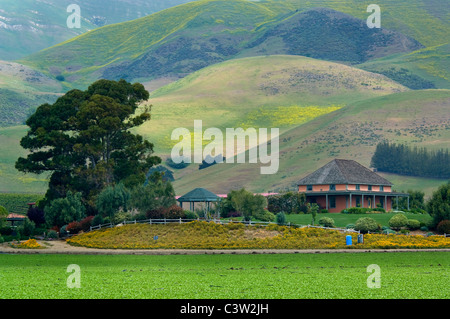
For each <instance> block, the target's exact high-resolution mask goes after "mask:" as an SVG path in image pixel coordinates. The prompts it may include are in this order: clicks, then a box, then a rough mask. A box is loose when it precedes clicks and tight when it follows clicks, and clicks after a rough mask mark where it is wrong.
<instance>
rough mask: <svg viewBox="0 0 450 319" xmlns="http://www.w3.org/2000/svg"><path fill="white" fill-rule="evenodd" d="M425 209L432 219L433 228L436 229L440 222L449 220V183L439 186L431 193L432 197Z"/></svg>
mask: <svg viewBox="0 0 450 319" xmlns="http://www.w3.org/2000/svg"><path fill="white" fill-rule="evenodd" d="M426 209H427V211H428V213H429V214H430V215H431V216H432V217H433V225H432V226H433V227H437V225H438V224H439V223H440V222H441V221H442V220H449V219H450V181H449V182H448V183H447V184H444V185H441V186H439V188H438V189H437V190H436V191H435V192H433V195H432V197H431V198H430V200H429V201H428V202H427V205H426Z"/></svg>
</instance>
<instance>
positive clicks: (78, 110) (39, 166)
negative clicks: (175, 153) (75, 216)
mask: <svg viewBox="0 0 450 319" xmlns="http://www.w3.org/2000/svg"><path fill="white" fill-rule="evenodd" d="M148 97H149V93H148V92H147V91H146V90H145V88H144V86H143V85H142V84H139V83H135V84H131V83H128V82H126V81H125V80H120V81H109V80H99V81H97V82H95V83H93V84H92V85H91V86H89V88H88V89H87V90H85V91H81V90H71V91H69V92H67V93H66V94H65V95H64V96H62V97H60V98H59V99H58V100H57V101H56V102H55V103H54V104H53V105H50V104H43V105H41V106H40V107H38V109H37V110H36V112H35V113H34V114H33V115H32V116H31V117H30V118H29V119H28V120H27V122H26V124H27V125H28V127H29V131H28V133H27V135H26V136H25V137H23V138H22V140H21V142H20V144H21V146H22V147H23V148H25V149H26V150H28V151H29V154H28V156H27V157H25V158H23V157H21V158H19V159H18V160H17V162H16V168H17V169H18V170H19V171H21V172H25V173H37V174H40V173H45V172H48V173H49V177H50V178H49V188H48V191H47V193H46V196H45V203H44V205H47V204H48V203H49V202H50V201H52V200H54V199H56V198H62V197H65V196H66V194H67V192H68V191H72V192H81V193H82V197H83V200H84V202H85V203H87V204H89V206H90V207H95V197H96V196H97V195H98V194H99V193H100V192H101V190H102V189H104V188H105V187H106V186H108V185H115V184H118V183H119V182H123V183H124V185H125V186H126V187H130V186H134V185H137V184H139V183H144V181H145V178H146V176H145V174H146V172H147V171H148V170H149V169H150V167H152V166H153V165H155V164H159V163H160V162H161V159H160V158H158V157H156V156H152V154H153V144H152V143H150V142H148V141H146V140H144V139H143V137H142V136H140V135H137V134H133V133H132V132H131V129H132V128H134V127H137V126H140V125H141V124H143V123H144V122H146V121H148V120H149V119H150V109H149V108H144V109H143V110H142V112H139V114H135V113H136V110H137V108H138V105H139V103H140V102H142V101H146V100H147V99H148Z"/></svg>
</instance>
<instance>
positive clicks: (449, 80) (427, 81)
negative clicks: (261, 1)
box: [357, 43, 450, 89]
mask: <svg viewBox="0 0 450 319" xmlns="http://www.w3.org/2000/svg"><path fill="white" fill-rule="evenodd" d="M357 67H359V68H361V69H364V70H367V71H370V72H376V73H380V74H384V75H386V76H387V77H389V78H391V79H393V80H395V81H397V82H399V83H402V84H403V85H405V86H407V87H409V88H411V89H434V88H437V89H450V43H447V44H442V45H437V46H433V47H428V48H424V49H420V50H417V51H414V52H411V53H406V54H394V55H390V56H387V57H384V58H380V59H375V60H372V61H368V62H366V63H362V64H360V65H358V66H357Z"/></svg>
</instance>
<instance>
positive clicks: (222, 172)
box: [174, 90, 450, 195]
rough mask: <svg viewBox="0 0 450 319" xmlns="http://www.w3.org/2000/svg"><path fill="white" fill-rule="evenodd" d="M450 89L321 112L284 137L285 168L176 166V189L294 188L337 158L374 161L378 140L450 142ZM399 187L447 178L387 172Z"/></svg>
mask: <svg viewBox="0 0 450 319" xmlns="http://www.w3.org/2000/svg"><path fill="white" fill-rule="evenodd" d="M449 114H450V91H449V90H420V91H408V92H402V93H397V94H391V95H386V96H381V97H376V98H373V99H370V100H366V101H360V102H356V103H352V104H351V105H348V106H346V107H343V108H342V109H340V110H337V111H335V112H332V113H329V114H326V115H322V116H320V117H318V118H316V119H314V120H312V121H310V122H307V123H305V124H303V125H300V126H297V127H295V128H293V129H291V130H289V131H287V132H285V133H284V134H282V135H281V136H280V169H279V171H278V173H277V174H274V175H261V174H260V170H259V165H258V164H220V165H214V166H211V167H209V168H206V169H203V170H200V171H199V170H198V166H197V165H191V166H189V167H188V168H185V169H183V170H177V171H176V174H175V177H176V178H177V180H176V181H175V183H174V185H175V189H176V190H177V192H179V194H183V193H185V192H187V191H188V190H190V189H192V188H194V187H200V186H201V187H205V188H207V189H209V190H211V191H215V192H219V193H226V192H227V191H229V190H230V189H239V188H241V187H246V188H248V189H251V190H253V191H255V192H276V191H280V190H286V189H293V188H294V187H295V183H296V182H297V181H298V180H299V179H300V178H302V177H303V176H305V175H307V174H308V173H311V172H313V171H314V170H316V169H318V168H319V167H321V166H322V165H324V164H326V163H327V162H328V161H330V160H331V159H333V158H344V159H353V160H356V161H358V162H360V163H361V164H363V165H365V166H368V167H369V165H370V159H371V157H372V155H373V152H374V150H375V146H376V144H377V143H378V142H379V141H381V140H383V139H385V138H386V139H389V140H390V141H391V142H403V143H408V144H410V145H417V146H426V147H427V148H429V149H432V148H442V147H448V145H449V143H450V126H449V123H450V118H449V116H450V115H449ZM383 176H385V177H386V178H388V179H389V180H391V181H392V182H393V183H394V185H395V188H396V189H397V190H407V189H410V188H411V189H419V190H422V191H425V192H426V194H427V195H430V194H431V191H432V190H434V189H435V188H437V187H438V185H440V184H442V183H444V182H445V181H443V180H437V179H425V178H411V177H408V178H406V177H402V176H398V175H394V174H383Z"/></svg>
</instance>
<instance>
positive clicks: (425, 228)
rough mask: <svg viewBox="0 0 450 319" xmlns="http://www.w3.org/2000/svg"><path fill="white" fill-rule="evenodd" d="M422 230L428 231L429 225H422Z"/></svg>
mask: <svg viewBox="0 0 450 319" xmlns="http://www.w3.org/2000/svg"><path fill="white" fill-rule="evenodd" d="M420 230H421V231H428V230H429V229H428V227H427V226H422V227H420Z"/></svg>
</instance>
